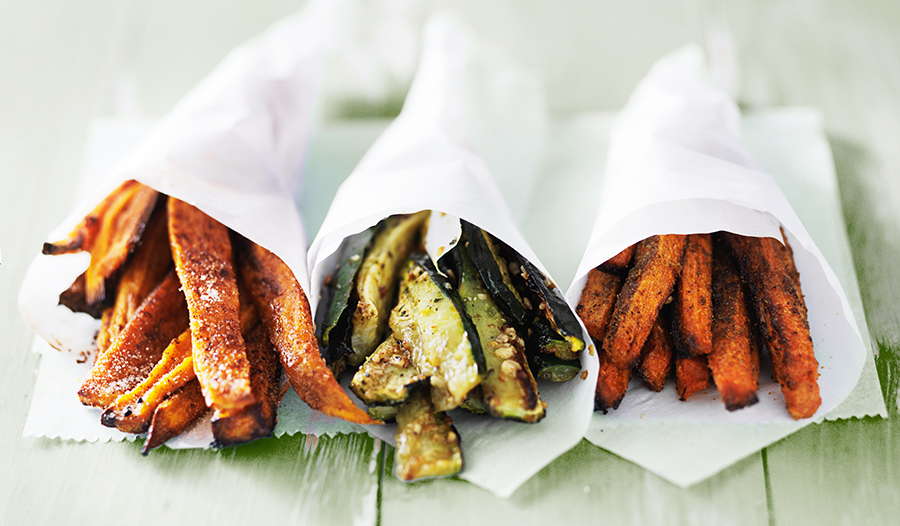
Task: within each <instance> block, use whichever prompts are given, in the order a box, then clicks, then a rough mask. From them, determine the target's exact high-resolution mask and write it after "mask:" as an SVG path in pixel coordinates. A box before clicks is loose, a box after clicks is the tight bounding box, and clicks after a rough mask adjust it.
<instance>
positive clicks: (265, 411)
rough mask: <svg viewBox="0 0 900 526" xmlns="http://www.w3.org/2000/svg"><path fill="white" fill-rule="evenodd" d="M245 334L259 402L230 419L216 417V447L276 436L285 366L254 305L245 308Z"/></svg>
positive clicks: (243, 320) (251, 374) (243, 314)
mask: <svg viewBox="0 0 900 526" xmlns="http://www.w3.org/2000/svg"><path fill="white" fill-rule="evenodd" d="M241 331H242V333H243V336H244V344H245V345H246V347H247V359H248V360H250V387H251V388H252V389H253V396H254V398H256V403H254V404H253V405H249V406H247V407H245V408H244V409H242V410H240V411H238V412H236V413H232V414H230V415H228V416H220V415H218V414H216V415H214V416H213V420H212V430H213V437H214V438H215V442H214V445H215V447H226V446H231V445H235V444H243V443H244V442H249V441H251V440H255V439H257V438H263V437H267V436H271V435H272V431H273V430H274V429H275V418H276V415H275V413H276V409H277V408H278V402H279V401H280V400H281V390H280V389H279V385H280V383H281V382H280V380H281V364H280V363H279V361H278V355H277V354H276V353H275V349H274V347H272V342H271V341H270V340H269V336H268V334H266V331H265V328H264V327H263V325H262V324H261V323H260V320H259V314H258V313H257V310H256V307H255V306H253V305H252V304H250V305H248V306H246V307H243V306H242V309H241Z"/></svg>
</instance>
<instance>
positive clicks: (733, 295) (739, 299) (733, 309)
mask: <svg viewBox="0 0 900 526" xmlns="http://www.w3.org/2000/svg"><path fill="white" fill-rule="evenodd" d="M712 305H713V322H712V344H713V351H712V352H711V353H710V354H709V357H708V360H709V369H710V371H712V376H713V381H714V382H715V384H716V389H717V390H718V391H719V394H720V395H722V402H723V403H724V404H725V408H726V409H728V410H729V411H735V410H737V409H741V408H742V407H747V406H749V405H753V404H755V403H756V402H757V401H758V399H757V397H756V390H757V389H758V388H759V348H758V343H757V341H756V338H755V335H754V334H753V322H752V321H751V318H750V311H749V309H748V308H747V299H746V297H745V295H744V285H743V283H742V281H741V276H740V274H738V270H737V267H735V264H734V262H733V261H732V260H731V256H729V255H728V253H727V252H726V251H725V249H724V247H722V246H721V244H720V243H716V247H715V249H714V262H713V297H712Z"/></svg>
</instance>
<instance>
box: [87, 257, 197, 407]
mask: <svg viewBox="0 0 900 526" xmlns="http://www.w3.org/2000/svg"><path fill="white" fill-rule="evenodd" d="M178 286H179V285H178V278H177V277H176V276H175V273H174V272H171V271H170V272H169V274H168V276H167V277H166V279H164V280H163V282H162V283H160V285H159V286H158V287H156V289H155V290H154V291H153V293H152V294H150V296H148V297H147V299H146V300H145V301H144V303H142V304H141V306H140V308H139V309H138V310H137V312H136V313H135V315H134V317H133V318H132V319H131V321H130V322H128V325H126V326H125V328H124V329H123V330H122V332H121V334H119V337H118V338H116V340H115V341H114V342H113V344H112V345H111V346H110V347H109V349H108V350H107V351H106V352H105V353H103V355H102V356H100V358H98V360H97V361H96V363H94V366H93V367H92V368H91V371H90V373H89V374H88V376H87V378H85V380H84V382H82V384H81V388H80V389H79V391H78V397H79V398H80V399H81V403H82V404H84V405H90V406H95V407H109V406H110V405H111V404H113V403H114V402H115V401H116V399H117V398H118V397H119V396H121V395H123V394H125V393H127V392H128V391H130V390H131V389H134V388H135V387H136V386H137V385H138V384H140V383H141V382H142V381H143V380H144V379H145V378H147V375H149V374H150V371H151V370H152V369H153V367H154V366H155V365H156V363H157V362H159V360H160V357H161V356H162V353H163V351H164V350H165V349H166V347H167V346H168V345H169V342H171V341H172V339H173V338H175V337H176V336H178V335H179V334H181V333H182V332H184V330H185V329H186V328H187V326H188V313H187V308H186V306H185V302H184V295H182V293H181V291H180V290H178Z"/></svg>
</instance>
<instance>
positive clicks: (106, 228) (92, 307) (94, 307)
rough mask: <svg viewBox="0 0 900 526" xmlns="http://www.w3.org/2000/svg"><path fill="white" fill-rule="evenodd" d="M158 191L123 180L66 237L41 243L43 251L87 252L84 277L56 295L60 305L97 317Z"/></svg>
mask: <svg viewBox="0 0 900 526" xmlns="http://www.w3.org/2000/svg"><path fill="white" fill-rule="evenodd" d="M158 195H159V194H158V193H157V192H156V191H155V190H153V189H152V188H149V187H147V186H144V185H142V184H140V183H138V182H137V181H125V182H124V183H122V185H121V186H119V187H118V188H117V189H116V190H114V191H113V192H112V193H111V194H109V196H107V197H106V199H104V200H103V201H102V202H101V203H100V204H99V205H97V207H96V208H94V210H93V211H92V212H91V213H90V214H88V215H87V216H85V218H84V219H82V220H81V223H79V224H78V226H76V227H75V229H74V230H73V231H72V233H71V234H69V237H68V238H67V239H65V240H63V241H59V242H57V243H44V247H43V250H42V252H43V253H44V254H46V255H57V254H69V253H72V252H81V251H87V252H90V253H91V263H90V265H89V266H88V268H87V270H86V271H85V272H84V278H81V277H79V278H78V280H76V283H73V286H72V287H70V289H71V290H68V291H66V293H64V294H63V295H61V296H60V303H61V304H62V305H66V306H67V307H69V308H70V309H72V310H77V311H79V312H87V313H88V314H90V315H92V316H94V317H95V318H99V317H100V315H101V313H102V312H103V308H104V307H107V306H108V304H109V303H111V301H112V299H113V298H112V294H107V289H112V286H113V284H114V282H115V279H116V278H117V274H118V271H119V269H120V268H121V266H122V264H123V263H125V261H126V259H128V256H129V255H130V254H131V252H132V250H134V247H135V245H136V244H137V242H138V240H139V239H140V237H141V233H142V232H143V231H144V228H145V227H146V225H147V221H148V220H149V219H150V214H151V212H153V208H154V206H155V205H156V200H157V197H158ZM79 280H83V281H81V283H79ZM81 286H83V289H82V290H83V295H82V294H81V292H80V291H79V288H80V287H81Z"/></svg>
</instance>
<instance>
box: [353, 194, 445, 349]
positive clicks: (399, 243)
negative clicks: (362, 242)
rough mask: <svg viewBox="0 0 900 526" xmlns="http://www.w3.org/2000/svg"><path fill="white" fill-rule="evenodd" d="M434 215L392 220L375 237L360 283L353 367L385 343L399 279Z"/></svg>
mask: <svg viewBox="0 0 900 526" xmlns="http://www.w3.org/2000/svg"><path fill="white" fill-rule="evenodd" d="M429 215H430V212H429V211H427V210H424V211H422V212H419V213H417V214H413V215H409V216H392V217H389V218H388V219H386V220H385V221H384V227H383V228H382V229H381V231H380V232H378V233H377V234H376V235H375V239H374V240H373V241H372V248H371V249H369V251H368V253H367V254H366V256H365V258H364V259H363V262H362V266H361V267H360V269H359V275H358V276H357V281H356V292H357V294H358V295H359V302H358V304H357V306H356V311H355V312H354V313H353V333H352V336H351V341H352V346H353V354H352V355H350V356H349V362H350V365H359V364H361V363H362V362H363V360H365V358H366V356H368V355H370V354H371V353H372V351H374V350H375V348H376V347H377V346H378V344H380V343H381V341H382V340H383V339H384V333H385V330H386V329H387V326H388V318H389V316H390V314H391V305H393V304H394V300H395V297H396V294H397V287H395V286H393V283H396V281H397V276H398V275H399V274H400V268H401V266H402V265H403V262H404V261H405V260H406V258H407V257H409V255H410V254H411V253H412V252H413V250H415V248H416V245H417V244H418V240H419V235H418V234H419V230H420V229H421V228H422V225H423V224H424V223H425V220H426V219H428V217H429Z"/></svg>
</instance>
